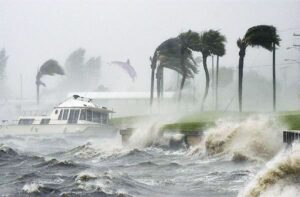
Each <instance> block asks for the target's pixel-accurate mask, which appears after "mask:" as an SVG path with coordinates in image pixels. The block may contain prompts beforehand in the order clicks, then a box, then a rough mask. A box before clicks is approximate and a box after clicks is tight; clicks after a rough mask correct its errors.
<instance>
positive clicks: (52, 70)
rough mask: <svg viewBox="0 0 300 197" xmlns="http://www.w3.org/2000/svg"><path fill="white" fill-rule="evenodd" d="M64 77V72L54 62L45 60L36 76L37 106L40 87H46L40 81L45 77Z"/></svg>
mask: <svg viewBox="0 0 300 197" xmlns="http://www.w3.org/2000/svg"><path fill="white" fill-rule="evenodd" d="M55 74H57V75H64V74H65V72H64V70H63V68H62V67H61V66H60V65H59V64H58V62H57V61H56V60H53V59H49V60H47V61H46V62H45V63H44V64H43V65H42V66H41V67H40V68H39V69H38V72H37V74H36V81H35V84H36V100H37V104H39V101H40V86H41V85H42V86H44V87H46V84H45V83H44V82H42V81H41V78H42V77H43V76H45V75H49V76H53V75H55Z"/></svg>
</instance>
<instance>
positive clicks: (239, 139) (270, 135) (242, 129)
mask: <svg viewBox="0 0 300 197" xmlns="http://www.w3.org/2000/svg"><path fill="white" fill-rule="evenodd" d="M281 141H282V139H281V125H279V124H278V123H277V122H276V120H275V119H273V118H271V117H268V116H263V115H259V116H252V117H249V118H247V119H246V120H243V121H238V120H227V119H221V120H219V121H217V123H216V126H215V127H213V128H211V129H208V130H207V131H206V132H205V133H204V140H203V141H202V142H201V143H200V144H199V145H198V146H197V147H193V149H192V150H191V151H190V154H195V153H205V154H206V155H223V156H224V155H226V156H227V157H229V158H230V159H232V160H235V161H242V160H256V161H258V160H262V161H267V160H269V159H270V158H272V157H273V156H274V155H275V154H276V153H277V152H278V151H279V150H280V148H281V147H282V143H281Z"/></svg>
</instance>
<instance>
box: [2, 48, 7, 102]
mask: <svg viewBox="0 0 300 197" xmlns="http://www.w3.org/2000/svg"><path fill="white" fill-rule="evenodd" d="M7 60H8V56H7V55H6V50H5V49H2V50H1V51H0V91H1V94H0V97H1V96H2V95H5V90H6V86H5V70H6V66H7Z"/></svg>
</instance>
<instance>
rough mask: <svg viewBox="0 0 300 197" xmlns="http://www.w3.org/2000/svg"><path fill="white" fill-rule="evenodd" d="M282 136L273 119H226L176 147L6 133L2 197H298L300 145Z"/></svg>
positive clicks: (0, 141)
mask: <svg viewBox="0 0 300 197" xmlns="http://www.w3.org/2000/svg"><path fill="white" fill-rule="evenodd" d="M276 130H280V127H279V126H277V125H276V124H275V123H274V121H273V120H270V119H269V118H261V117H260V118H252V119H248V120H246V121H244V122H242V123H240V122H232V121H228V120H222V121H220V122H218V124H217V126H216V127H215V128H212V129H209V130H208V131H206V132H205V137H204V139H203V141H202V143H201V144H199V145H198V146H197V147H191V148H186V147H181V148H177V149H170V147H168V146H167V145H166V144H167V143H166V142H165V141H164V142H163V143H162V142H161V143H160V141H159V140H156V141H155V143H152V144H151V143H149V140H145V139H144V141H147V143H146V144H145V143H144V144H143V143H141V141H143V140H142V138H143V136H144V137H145V138H147V139H149V133H148V132H150V131H147V130H145V131H142V130H141V131H140V132H141V134H139V135H135V136H133V137H132V139H131V141H130V143H131V144H130V145H129V146H126V147H125V146H122V144H121V137H120V136H119V135H116V136H115V137H114V138H110V139H101V138H99V139H95V138H89V137H85V136H83V137H80V138H66V137H65V136H63V135H61V136H59V135H56V136H27V135H22V136H16V135H3V134H0V195H1V196H122V197H123V196H149V197H150V196H151V197H153V196H184V197H185V196H222V197H223V196H299V195H300V187H299V185H300V184H299V183H300V178H299V176H300V145H298V144H294V145H293V146H292V147H291V148H289V149H286V148H285V146H284V144H282V143H281V135H280V132H277V131H276ZM142 132H145V133H144V135H142ZM151 132H152V131H151ZM151 139H152V140H153V139H155V135H154V136H153V135H151Z"/></svg>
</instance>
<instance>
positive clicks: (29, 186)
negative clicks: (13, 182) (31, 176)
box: [23, 182, 42, 194]
mask: <svg viewBox="0 0 300 197" xmlns="http://www.w3.org/2000/svg"><path fill="white" fill-rule="evenodd" d="M41 186H42V185H41V184H39V183H34V182H32V183H26V184H25V185H24V186H23V191H25V192H26V193H29V194H31V193H39V192H40V190H39V189H40V187H41Z"/></svg>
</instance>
